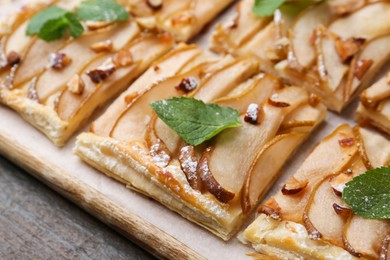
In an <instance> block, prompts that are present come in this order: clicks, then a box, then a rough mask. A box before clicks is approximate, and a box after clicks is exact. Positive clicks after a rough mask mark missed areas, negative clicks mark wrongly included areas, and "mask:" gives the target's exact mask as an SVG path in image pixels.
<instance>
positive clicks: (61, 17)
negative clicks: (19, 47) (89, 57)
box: [26, 0, 129, 42]
mask: <svg viewBox="0 0 390 260" xmlns="http://www.w3.org/2000/svg"><path fill="white" fill-rule="evenodd" d="M127 19H129V14H128V13H127V11H126V9H125V8H124V7H123V6H121V5H120V4H118V3H116V2H115V1H114V0H95V1H85V2H82V3H81V4H80V6H79V7H78V8H77V15H76V14H74V13H72V12H69V11H67V10H65V9H63V8H60V7H58V6H51V7H49V8H47V9H45V10H43V11H41V12H39V13H37V14H36V15H35V16H33V18H32V19H31V20H30V22H29V24H28V26H27V31H26V34H27V35H29V36H33V35H38V37H39V38H41V39H42V40H44V41H47V42H50V41H54V40H57V39H60V38H62V37H63V36H64V35H65V33H66V32H68V31H69V34H70V35H71V36H72V37H74V38H78V37H80V36H81V35H82V34H83V32H84V28H83V26H82V25H81V23H80V20H85V21H110V22H114V21H125V20H127Z"/></svg>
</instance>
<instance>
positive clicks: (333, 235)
mask: <svg viewBox="0 0 390 260" xmlns="http://www.w3.org/2000/svg"><path fill="white" fill-rule="evenodd" d="M329 181H330V178H325V179H324V180H323V181H322V182H320V183H319V184H318V185H317V187H316V188H315V189H313V191H312V194H311V198H310V199H309V201H308V203H307V205H306V207H305V211H304V214H305V215H306V216H307V218H308V219H309V220H310V222H311V224H312V225H313V227H314V228H315V230H316V231H317V232H319V233H320V234H321V238H322V239H324V240H327V241H329V242H331V243H332V244H335V245H337V246H340V247H343V246H344V243H343V239H342V235H343V230H344V226H345V224H346V222H347V217H348V214H347V215H345V214H340V213H341V212H340V213H339V211H338V212H336V211H335V208H334V207H335V206H334V205H337V206H336V209H341V208H347V207H348V206H347V205H346V204H345V202H344V201H343V200H342V199H341V198H340V197H338V196H337V195H335V193H334V192H333V189H332V186H331V185H330V182H329ZM307 229H308V228H307ZM308 233H309V234H310V233H312V232H310V229H308Z"/></svg>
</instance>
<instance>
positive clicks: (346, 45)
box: [336, 38, 365, 62]
mask: <svg viewBox="0 0 390 260" xmlns="http://www.w3.org/2000/svg"><path fill="white" fill-rule="evenodd" d="M364 42H365V39H363V38H348V39H346V40H344V39H340V38H339V39H337V40H336V50H337V53H338V54H339V56H340V59H341V61H342V62H347V61H349V60H350V59H351V57H353V56H354V55H355V54H356V53H357V52H358V51H359V50H360V47H361V45H362V44H363V43H364Z"/></svg>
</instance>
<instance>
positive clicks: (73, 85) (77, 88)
mask: <svg viewBox="0 0 390 260" xmlns="http://www.w3.org/2000/svg"><path fill="white" fill-rule="evenodd" d="M67 87H68V90H69V91H70V92H72V93H74V94H78V95H79V94H82V93H83V91H84V87H85V84H84V82H83V80H82V79H81V77H80V75H78V74H75V75H74V76H73V77H72V78H71V79H70V80H69V82H68V84H67Z"/></svg>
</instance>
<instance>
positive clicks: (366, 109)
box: [356, 74, 390, 134]
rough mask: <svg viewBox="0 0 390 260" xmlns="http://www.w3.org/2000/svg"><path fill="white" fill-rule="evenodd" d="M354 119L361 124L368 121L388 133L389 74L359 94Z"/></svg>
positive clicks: (389, 117)
mask: <svg viewBox="0 0 390 260" xmlns="http://www.w3.org/2000/svg"><path fill="white" fill-rule="evenodd" d="M356 120H357V121H358V122H361V123H363V124H364V123H369V124H371V125H373V126H375V127H377V128H379V129H381V130H382V131H384V132H386V133H388V134H390V81H389V74H388V75H386V76H385V77H383V78H381V79H380V80H378V81H377V82H376V83H375V84H374V85H372V86H371V87H370V88H368V89H366V90H365V91H364V92H363V93H362V94H361V96H360V103H359V107H358V109H357V112H356Z"/></svg>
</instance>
